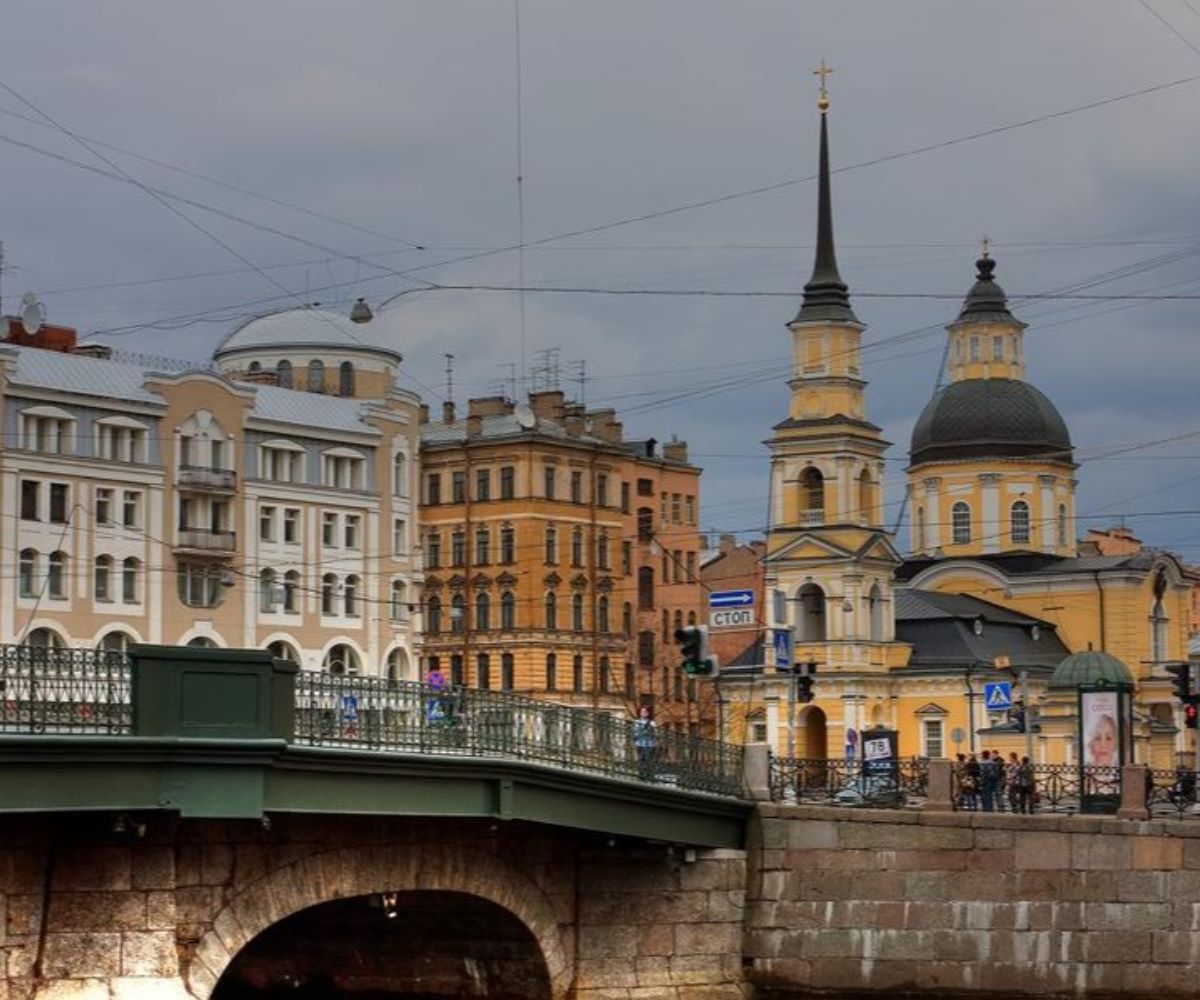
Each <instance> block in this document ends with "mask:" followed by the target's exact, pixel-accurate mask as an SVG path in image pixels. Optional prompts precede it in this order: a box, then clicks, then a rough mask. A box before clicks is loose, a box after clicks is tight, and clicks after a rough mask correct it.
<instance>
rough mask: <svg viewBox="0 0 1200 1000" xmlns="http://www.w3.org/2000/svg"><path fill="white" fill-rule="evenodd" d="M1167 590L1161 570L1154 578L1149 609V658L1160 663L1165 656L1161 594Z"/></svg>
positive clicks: (1164, 629)
mask: <svg viewBox="0 0 1200 1000" xmlns="http://www.w3.org/2000/svg"><path fill="white" fill-rule="evenodd" d="M1166 592H1167V578H1166V575H1165V574H1164V573H1163V571H1162V570H1159V571H1158V575H1157V576H1156V577H1155V578H1154V605H1153V607H1152V608H1151V609H1150V659H1151V660H1153V661H1154V662H1155V663H1161V662H1162V661H1163V660H1165V659H1166V658H1167V626H1168V624H1169V619H1168V618H1167V609H1166V606H1165V605H1164V604H1163V595H1165V594H1166Z"/></svg>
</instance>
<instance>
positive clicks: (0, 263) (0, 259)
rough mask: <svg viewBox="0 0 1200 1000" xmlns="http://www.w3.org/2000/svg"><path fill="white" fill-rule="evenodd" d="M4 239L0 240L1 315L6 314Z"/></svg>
mask: <svg viewBox="0 0 1200 1000" xmlns="http://www.w3.org/2000/svg"><path fill="white" fill-rule="evenodd" d="M3 282H4V240H0V316H3V315H4V284H3Z"/></svg>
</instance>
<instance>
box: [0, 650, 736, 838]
mask: <svg viewBox="0 0 1200 1000" xmlns="http://www.w3.org/2000/svg"><path fill="white" fill-rule="evenodd" d="M0 763H2V764H3V766H2V767H0V812H4V813H21V812H28V813H45V812H56V811H71V812H80V811H109V812H112V811H119V812H141V811H146V812H150V811H170V812H174V813H176V814H178V815H179V816H181V817H185V818H207V819H260V820H261V819H264V818H265V819H267V820H268V821H269V818H270V817H271V816H273V815H276V816H278V815H281V814H287V813H291V814H310V815H311V814H318V815H319V814H325V815H342V816H345V815H360V816H410V817H447V818H481V817H490V818H495V819H500V820H528V821H531V822H536V823H543V824H550V825H556V826H563V827H571V828H575V829H579V830H588V831H595V832H599V833H603V834H609V835H613V836H632V837H642V838H652V839H655V840H662V841H667V842H674V843H682V844H693V845H697V846H706V847H737V846H741V844H742V841H743V830H744V825H745V819H746V817H747V815H748V814H749V812H750V810H751V803H750V802H749V801H748V799H747V797H746V796H745V794H744V791H743V760H742V749H741V748H740V747H736V746H732V745H729V744H725V743H721V742H717V741H713V740H705V739H700V738H697V737H693V736H688V735H683V734H673V733H662V734H661V735H660V737H659V740H658V745H657V748H656V750H655V754H654V760H653V761H651V762H639V760H638V757H637V753H636V748H635V747H634V744H633V733H632V722H631V721H629V720H626V719H621V718H616V717H614V716H612V715H610V714H606V713H602V712H595V711H590V710H587V709H578V708H569V707H564V706H560V705H555V704H551V703H547V702H543V701H536V700H533V699H530V698H523V697H520V696H517V695H512V694H508V693H504V692H495V691H484V690H477V689H455V690H449V689H441V688H433V687H430V686H428V685H423V684H418V683H411V682H398V681H390V680H384V679H379V678H367V677H357V676H348V675H332V674H320V673H311V672H307V671H299V670H298V669H297V667H296V665H295V664H292V663H288V662H285V661H282V660H276V659H273V658H272V657H271V656H270V655H269V654H268V653H265V652H261V651H257V650H230V649H196V648H182V647H174V646H148V645H146V646H137V647H134V648H133V649H132V650H131V652H130V653H129V654H128V656H126V655H123V654H118V653H108V652H101V651H91V650H49V649H38V648H31V647H28V646H8V647H2V648H0Z"/></svg>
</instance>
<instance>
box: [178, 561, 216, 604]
mask: <svg viewBox="0 0 1200 1000" xmlns="http://www.w3.org/2000/svg"><path fill="white" fill-rule="evenodd" d="M177 576H178V583H179V599H180V600H181V601H182V602H183V603H184V604H186V605H187V606H188V607H190V608H215V607H216V606H217V605H218V604H220V603H221V574H220V571H219V570H218V569H217V568H216V567H215V566H210V565H208V564H207V563H188V562H185V563H181V564H180V566H179V572H178V574H177Z"/></svg>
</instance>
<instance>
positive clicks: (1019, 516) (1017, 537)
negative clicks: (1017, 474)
mask: <svg viewBox="0 0 1200 1000" xmlns="http://www.w3.org/2000/svg"><path fill="white" fill-rule="evenodd" d="M1009 521H1010V524H1009V530H1010V532H1011V534H1012V540H1013V544H1019V543H1022V542H1028V541H1029V504H1027V503H1026V502H1025V501H1024V500H1018V501H1017V502H1016V503H1014V504H1013V505H1012V510H1011V512H1010V518H1009Z"/></svg>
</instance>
